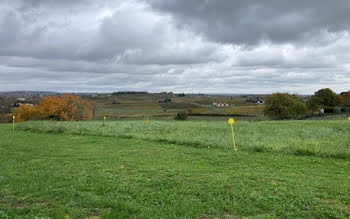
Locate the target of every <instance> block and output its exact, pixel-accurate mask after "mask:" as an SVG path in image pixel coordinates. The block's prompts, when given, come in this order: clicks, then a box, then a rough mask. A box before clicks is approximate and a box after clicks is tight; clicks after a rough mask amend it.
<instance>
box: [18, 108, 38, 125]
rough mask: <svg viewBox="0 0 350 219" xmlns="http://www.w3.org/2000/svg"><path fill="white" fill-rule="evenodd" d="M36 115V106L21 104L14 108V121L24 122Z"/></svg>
mask: <svg viewBox="0 0 350 219" xmlns="http://www.w3.org/2000/svg"><path fill="white" fill-rule="evenodd" d="M37 116H38V107H35V106H29V105H21V106H19V107H18V108H17V109H16V121H17V122H24V121H27V120H31V119H33V118H35V117H37Z"/></svg>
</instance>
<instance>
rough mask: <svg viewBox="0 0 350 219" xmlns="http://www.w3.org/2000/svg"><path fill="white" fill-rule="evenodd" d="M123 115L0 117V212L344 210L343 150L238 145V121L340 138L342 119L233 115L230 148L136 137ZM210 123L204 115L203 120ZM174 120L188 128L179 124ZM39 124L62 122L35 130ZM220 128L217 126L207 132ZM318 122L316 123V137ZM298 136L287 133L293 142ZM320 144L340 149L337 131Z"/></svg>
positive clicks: (347, 211) (346, 172)
mask: <svg viewBox="0 0 350 219" xmlns="http://www.w3.org/2000/svg"><path fill="white" fill-rule="evenodd" d="M125 122H127V121H125ZM129 123H130V124H129V125H128V124H127V123H125V124H124V123H121V124H120V123H119V122H118V123H117V122H116V123H114V122H113V123H111V124H110V123H108V124H107V125H106V126H105V127H101V126H100V124H98V123H96V122H91V123H90V122H86V123H49V122H40V123H34V122H29V123H23V124H22V125H21V127H22V129H28V127H31V129H32V130H33V131H34V128H33V127H39V128H38V129H37V130H36V131H35V132H28V131H27V132H25V131H15V132H13V131H12V130H11V126H10V125H8V124H6V125H5V124H4V125H0V136H1V138H0V218H35V217H39V218H40V217H43V218H47V217H51V218H88V217H90V218H116V217H119V218H127V217H135V218H136V217H137V218H151V217H152V218H213V217H217V218H233V217H245V216H246V217H249V218H272V217H281V218H296V217H306V218H310V217H316V218H321V217H323V218H325V217H327V218H329V217H332V218H337V217H338V218H341V217H349V216H350V163H349V160H348V159H347V157H344V158H346V159H333V158H321V157H317V156H295V155H286V154H283V153H270V152H254V151H252V150H249V149H245V148H244V147H243V145H244V143H245V141H243V140H242V137H239V136H240V135H243V134H244V130H245V129H247V128H252V127H254V126H257V128H256V129H255V130H252V131H250V132H251V133H253V132H254V131H257V130H259V131H263V130H265V129H263V128H262V126H267V125H268V124H271V126H272V127H274V128H273V129H272V128H266V129H267V130H270V131H271V130H274V129H276V131H275V132H271V133H270V136H271V135H275V134H276V133H277V132H280V131H282V129H283V128H285V129H287V131H290V130H295V132H294V133H291V134H290V135H286V137H287V140H285V141H284V142H283V144H285V143H286V142H289V140H290V139H292V138H293V137H295V136H297V135H298V134H300V132H299V130H298V129H299V128H300V127H299V126H298V125H302V126H303V127H305V129H304V130H303V131H304V132H305V131H306V130H307V129H308V130H309V135H308V137H311V136H313V135H312V134H311V133H313V131H315V130H318V129H320V128H321V131H322V132H323V133H324V135H325V133H332V134H334V133H338V134H337V137H338V138H344V137H346V135H347V134H348V133H349V132H347V133H344V132H345V131H348V128H349V126H346V125H347V123H342V122H341V121H340V122H339V121H329V122H319V121H317V122H313V121H312V122H310V121H305V122H300V124H299V122H281V123H242V124H240V123H237V131H238V132H237V141H238V142H239V145H240V146H241V147H242V148H241V150H239V151H237V152H236V153H235V152H233V151H232V150H230V149H229V148H230V147H229V145H223V147H221V146H220V145H219V144H217V145H216V147H211V148H207V147H204V146H206V145H205V144H202V143H201V142H204V141H203V139H202V141H199V140H198V139H197V140H196V141H198V142H199V143H198V145H197V146H196V144H190V145H187V143H188V139H187V138H184V139H187V140H186V141H187V142H186V141H184V142H183V144H185V145H187V146H185V145H179V144H180V143H181V142H177V141H174V144H171V143H168V142H160V141H158V140H155V139H152V138H150V137H149V136H147V135H145V136H138V135H136V132H137V131H139V132H140V131H141V130H142V131H145V130H146V131H147V129H146V127H147V126H146V124H145V125H140V124H139V125H137V124H136V123H132V122H129ZM139 123H140V122H139ZM53 124H55V126H53ZM141 124H142V123H141ZM218 124H219V123H215V122H213V123H210V127H217V125H218ZM148 125H150V126H154V127H153V128H155V127H159V129H164V128H165V127H169V125H170V124H163V123H156V122H153V121H151V123H150V124H148ZM183 126H188V127H187V128H186V129H184V128H183ZM260 126H261V127H260ZM25 127H27V128H25ZM40 127H41V129H40ZM43 127H46V128H49V127H67V128H66V129H63V128H61V129H60V128H57V129H52V130H50V131H49V132H52V133H44V132H42V131H43ZM77 127H80V130H79V131H80V135H76V134H78V133H77V132H74V130H75V129H76V128H77ZM93 127H99V129H101V130H104V129H105V131H103V132H101V133H96V135H105V136H93V135H85V134H88V133H83V132H82V131H83V130H85V131H86V132H88V130H94V129H93ZM116 127H123V129H124V130H130V133H133V135H131V134H130V136H124V137H118V136H117V135H116V134H111V133H112V130H115V129H116ZM137 127H138V128H137ZM176 127H181V128H182V129H183V133H182V134H185V132H188V131H189V130H190V129H193V128H194V127H197V128H198V127H201V129H200V130H203V131H204V130H205V125H204V123H201V122H197V123H196V122H186V123H176V122H174V125H173V127H172V128H176ZM288 127H291V128H288ZM342 127H344V128H342ZM103 128H104V129H103ZM226 128H227V127H226V126H225V125H223V127H222V128H218V129H219V130H215V131H224V130H225V129H226ZM179 129H180V128H179ZM97 130H98V129H97ZM117 130H118V129H117ZM170 130H171V129H170V128H167V129H166V130H164V133H168V134H169V133H170ZM277 130H278V131H277ZM176 131H179V130H176ZM287 131H286V132H287ZM321 131H320V132H316V134H315V139H316V137H319V136H318V135H321ZM54 132H63V133H54ZM69 133H72V134H73V133H75V135H72V134H69ZM164 133H163V134H164ZM199 133H201V132H199ZM207 133H209V131H207ZM251 133H250V134H251ZM170 134H171V133H170ZM203 134H204V133H203ZM284 134H285V133H284ZM108 135H111V136H114V137H108ZM174 135H175V132H174V133H172V136H173V137H174ZM224 135H226V133H222V137H223V138H224V139H226V137H224ZM246 135H247V134H246ZM187 136H190V135H187ZM125 137H128V138H125ZM304 137H305V139H306V136H304ZM141 138H144V140H141ZM240 138H241V140H239V139H240ZM300 138H303V136H301V137H300ZM300 138H299V139H297V140H296V141H295V142H301V140H300ZM209 139H210V137H209ZM315 139H314V141H316V140H315ZM325 139H327V137H324V138H321V139H320V140H319V141H320V142H323V144H326V143H325V141H326V140H325ZM267 140H269V139H264V142H265V143H266V142H268V141H267ZM280 140H282V138H280ZM246 141H247V140H246ZM332 141H333V143H332ZM348 142H349V141H347V143H348ZM246 143H247V142H246ZM320 144H321V143H320ZM328 144H329V145H328V146H329V147H330V148H332V150H333V151H336V150H337V149H339V148H340V149H341V148H343V149H342V150H344V151H345V149H346V141H345V140H344V142H343V141H342V140H341V139H340V141H335V138H331V139H330V140H329V142H328ZM338 144H340V146H339V148H337V147H338V146H337V145H338ZM212 145H213V146H214V145H215V144H212ZM305 145H306V144H304V146H305ZM193 146H196V147H193ZM329 153H330V152H329Z"/></svg>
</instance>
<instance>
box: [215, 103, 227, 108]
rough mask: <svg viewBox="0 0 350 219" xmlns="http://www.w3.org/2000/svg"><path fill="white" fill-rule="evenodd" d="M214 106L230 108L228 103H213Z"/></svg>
mask: <svg viewBox="0 0 350 219" xmlns="http://www.w3.org/2000/svg"><path fill="white" fill-rule="evenodd" d="M213 106H217V107H229V104H228V103H213Z"/></svg>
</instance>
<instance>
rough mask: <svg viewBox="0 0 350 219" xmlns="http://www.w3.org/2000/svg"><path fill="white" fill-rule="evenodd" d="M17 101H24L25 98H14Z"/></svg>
mask: <svg viewBox="0 0 350 219" xmlns="http://www.w3.org/2000/svg"><path fill="white" fill-rule="evenodd" d="M16 100H17V101H26V98H23V97H19V98H17V99H16Z"/></svg>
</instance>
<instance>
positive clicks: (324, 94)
mask: <svg viewBox="0 0 350 219" xmlns="http://www.w3.org/2000/svg"><path fill="white" fill-rule="evenodd" d="M265 104H266V106H265V110H264V114H265V115H266V116H268V117H269V118H271V119H276V120H280V119H302V118H305V117H306V116H309V115H314V114H317V113H320V110H321V109H323V112H324V113H340V112H341V111H343V112H347V111H350V109H349V108H347V107H349V106H350V92H346V93H342V94H341V95H339V94H336V93H335V92H333V91H332V90H331V89H329V88H325V89H321V90H319V91H317V92H315V94H314V95H312V96H311V98H310V99H309V100H307V101H306V102H304V101H303V100H302V99H301V98H300V97H299V96H298V95H296V94H288V93H274V94H272V95H270V96H269V97H268V98H267V99H266V100H265Z"/></svg>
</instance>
